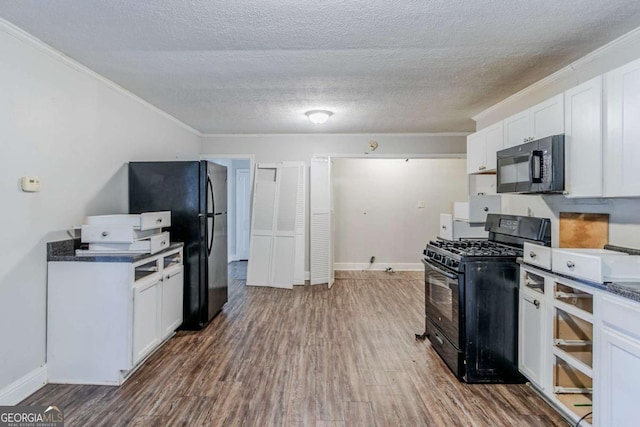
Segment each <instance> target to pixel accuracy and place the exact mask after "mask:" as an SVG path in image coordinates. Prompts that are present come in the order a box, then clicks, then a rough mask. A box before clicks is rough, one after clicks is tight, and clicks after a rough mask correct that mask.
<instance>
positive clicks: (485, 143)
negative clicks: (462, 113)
mask: <svg viewBox="0 0 640 427" xmlns="http://www.w3.org/2000/svg"><path fill="white" fill-rule="evenodd" d="M502 138H503V129H502V122H498V123H496V124H493V125H491V126H489V127H487V128H484V129H482V130H479V131H478V132H476V133H473V134H471V135H469V136H467V173H483V172H489V171H495V170H496V151H498V150H502V148H503V143H502Z"/></svg>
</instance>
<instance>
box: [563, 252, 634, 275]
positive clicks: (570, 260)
mask: <svg viewBox="0 0 640 427" xmlns="http://www.w3.org/2000/svg"><path fill="white" fill-rule="evenodd" d="M619 256H624V257H628V256H629V255H627V254H625V253H622V252H615V251H606V250H603V249H566V250H565V249H552V252H551V257H552V259H553V261H552V265H551V268H552V270H553V271H554V272H556V273H561V274H566V275H567V276H572V277H578V278H581V279H586V280H590V281H592V282H597V283H602V282H603V281H604V276H605V275H604V274H603V264H604V262H605V260H606V259H608V258H610V257H619Z"/></svg>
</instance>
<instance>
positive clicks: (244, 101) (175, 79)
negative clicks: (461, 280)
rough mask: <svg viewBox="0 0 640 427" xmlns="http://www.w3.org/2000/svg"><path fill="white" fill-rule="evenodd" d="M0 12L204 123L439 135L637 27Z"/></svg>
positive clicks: (189, 6) (421, 10)
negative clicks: (319, 116) (317, 119)
mask: <svg viewBox="0 0 640 427" xmlns="http://www.w3.org/2000/svg"><path fill="white" fill-rule="evenodd" d="M0 17H2V18H4V19H5V20H7V21H9V22H11V23H13V24H15V25H17V26H18V27H20V28H22V29H24V30H25V31H27V32H29V33H31V34H33V35H34V36H36V37H38V38H40V39H41V40H43V41H44V42H46V43H48V44H50V45H51V46H53V47H55V48H57V49H58V50H60V51H62V52H64V53H65V54H67V55H69V56H70V57H72V58H74V59H76V60H77V61H79V62H81V63H82V64H84V65H86V66H88V67H89V68H91V69H93V70H95V71H96V72H98V73H99V74H102V75H103V76H105V77H107V78H109V79H111V80H113V81H114V82H116V83H118V84H120V85H121V86H123V87H125V88H126V89H128V90H130V91H131V92H133V93H135V94H136V95H138V96H140V97H142V98H144V99H145V100H147V101H148V102H150V103H152V104H154V105H156V106H157V107H159V108H161V109H162V110H164V111H166V112H168V113H169V114H171V115H173V116H175V117H176V118H178V119H179V120H181V121H183V122H184V123H186V124H188V125H190V126H192V127H193V128H195V129H197V130H199V131H201V132H203V133H306V132H339V133H369V132H371V133H382V132H447V131H470V130H473V129H474V123H473V121H472V120H471V116H473V115H475V114H476V113H478V112H480V111H482V110H484V109H485V108H487V107H489V106H491V105H493V104H495V103H497V102H498V101H500V100H502V99H504V98H506V97H507V96H509V95H511V94H513V93H515V92H517V91H518V90H520V89H522V88H524V87H526V86H528V85H530V84H531V83H533V82H535V81H537V80H539V79H541V78H543V77H545V76H547V75H549V74H551V73H553V72H554V71H557V70H558V69H560V68H562V67H564V66H566V65H568V64H569V63H571V62H572V61H574V60H576V59H578V58H579V57H581V56H584V55H585V54H587V53H588V52H590V51H592V50H594V49H595V48H597V47H600V46H602V45H604V44H606V43H607V42H609V41H611V40H613V39H615V38H616V37H618V36H620V35H622V34H624V33H626V32H628V31H630V30H632V29H634V28H635V27H637V26H639V25H640V6H638V2H637V1H629V0H626V1H623V0H607V1H602V0H535V1H519V0H518V1H514V0H485V1H470V0H430V1H427V0H368V1H346V0H316V1H308V0H268V1H256V0H228V1H222V0H208V1H195V0H191V1H187V0H182V1H177V0H155V1H151V0H148V1H131V0H110V1H106V0H65V1H61V0H20V1H18V0H2V1H1V2H0ZM310 109H328V110H331V111H333V112H334V116H333V117H331V119H329V121H328V122H327V123H326V124H324V125H321V126H318V125H313V124H311V123H310V122H309V121H308V120H307V119H306V117H305V116H304V112H305V111H307V110H310Z"/></svg>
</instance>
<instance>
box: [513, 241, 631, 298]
mask: <svg viewBox="0 0 640 427" xmlns="http://www.w3.org/2000/svg"><path fill="white" fill-rule="evenodd" d="M611 248H613V247H611V246H610V247H606V246H605V249H611ZM612 250H615V249H612ZM623 252H626V251H623ZM517 262H518V264H521V265H524V266H527V268H531V269H534V270H540V271H542V272H545V273H547V274H553V275H556V276H560V277H566V278H567V279H571V280H573V281H575V282H578V283H581V284H583V285H585V286H589V287H591V288H594V289H600V290H601V291H605V292H609V293H611V294H614V295H618V296H621V297H623V298H626V299H630V300H633V301H636V302H640V282H605V283H595V282H589V281H587V280H583V279H578V278H575V277H571V276H566V275H564V274H558V273H555V272H553V271H551V270H547V269H546V268H542V267H538V266H537V265H532V264H527V263H526V262H524V260H523V259H522V258H518V259H517Z"/></svg>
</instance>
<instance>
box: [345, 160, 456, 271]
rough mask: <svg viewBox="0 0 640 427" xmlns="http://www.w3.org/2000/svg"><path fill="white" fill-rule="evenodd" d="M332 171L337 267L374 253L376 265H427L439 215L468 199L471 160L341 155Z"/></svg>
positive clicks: (349, 266) (362, 260)
mask: <svg viewBox="0 0 640 427" xmlns="http://www.w3.org/2000/svg"><path fill="white" fill-rule="evenodd" d="M333 171H334V173H333V182H334V190H335V192H334V201H335V221H336V240H335V263H336V269H338V270H339V269H353V268H362V267H364V266H366V267H367V268H369V265H368V264H369V259H370V258H371V256H375V257H376V260H375V263H374V265H373V266H371V267H372V268H374V269H384V268H386V267H389V266H391V267H393V268H394V269H395V268H417V269H420V268H422V264H420V259H421V254H422V250H423V249H424V247H425V245H426V243H427V242H428V241H429V240H431V239H434V238H435V237H436V236H437V235H438V228H439V221H440V217H439V215H440V213H442V212H451V206H452V204H453V202H455V201H464V200H467V199H468V195H467V194H468V192H467V191H468V190H467V187H468V185H467V184H468V180H467V171H466V159H410V160H409V161H405V160H404V159H336V160H335V161H334V169H333ZM419 201H423V202H425V207H424V208H418V207H417V206H418V202H419ZM361 264H364V266H363V265H361ZM402 264H405V265H404V266H402ZM407 264H411V265H407Z"/></svg>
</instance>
